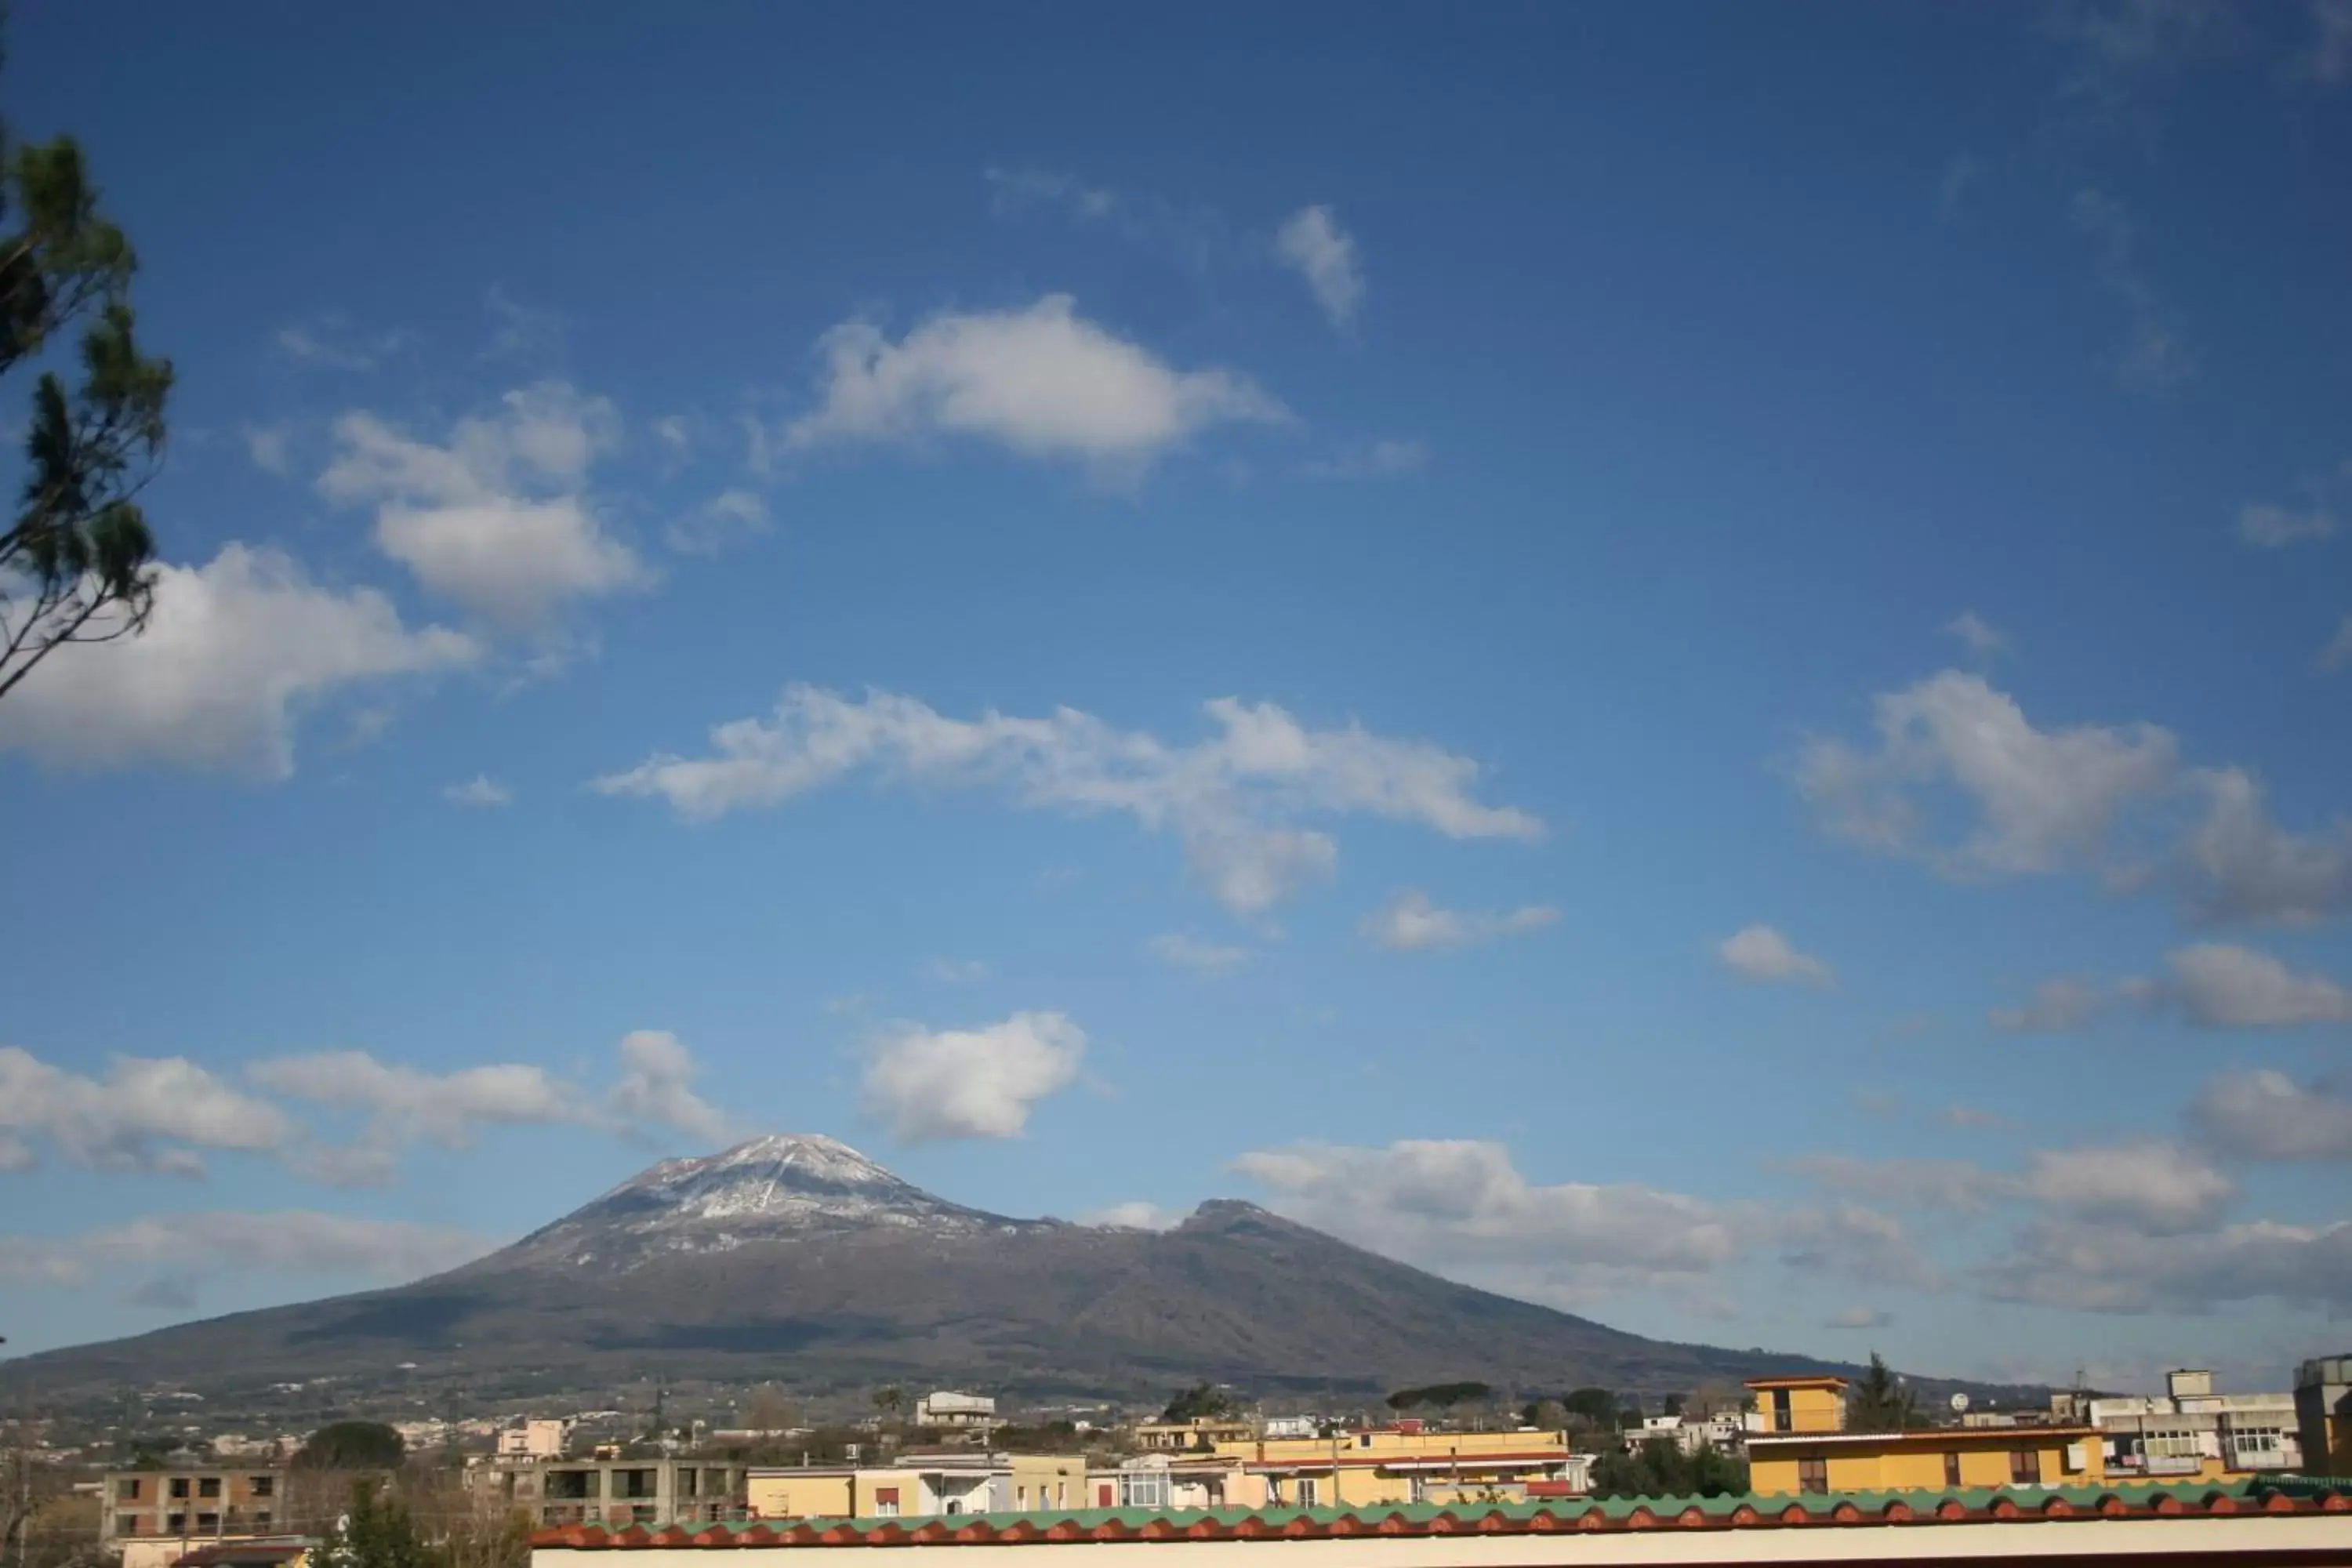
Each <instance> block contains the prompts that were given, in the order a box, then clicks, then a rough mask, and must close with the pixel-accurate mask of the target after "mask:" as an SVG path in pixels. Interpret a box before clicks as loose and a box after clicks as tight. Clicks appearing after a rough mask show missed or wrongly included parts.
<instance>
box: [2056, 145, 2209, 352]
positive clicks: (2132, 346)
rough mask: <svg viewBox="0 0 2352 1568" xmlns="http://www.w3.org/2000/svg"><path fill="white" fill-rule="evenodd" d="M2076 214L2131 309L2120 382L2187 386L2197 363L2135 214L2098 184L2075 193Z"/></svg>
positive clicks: (2102, 271)
mask: <svg viewBox="0 0 2352 1568" xmlns="http://www.w3.org/2000/svg"><path fill="white" fill-rule="evenodd" d="M2070 212H2071V215H2072V216H2073V219H2074V228H2075V231H2076V232H2077V233H2079V234H2081V235H2083V236H2084V237H2086V238H2087V239H2088V240H2090V241H2091V243H2092V244H2093V245H2094V246H2095V247H2097V249H2098V253H2099V276H2100V279H2101V281H2103V282H2104V283H2105V285H2106V288H2107V290H2108V291H2109V292H2110V293H2112V294H2114V295H2115V296H2116V298H2117V299H2118V300H2121V301H2122V302H2123V304H2124V306H2125V307H2126V310H2127V311H2128V318H2127V321H2128V325H2127V329H2126V348H2125V350H2124V352H2123V353H2122V355H2121V356H2120V357H2119V358H2118V359H2117V361H2116V366H2115V374H2116V383H2117V384H2119V385H2121V386H2122V387H2123V388H2124V389H2125V390H2126V391H2127V392H2137V393H2147V394H2162V393H2167V392H2170V391H2173V390H2174V389H2176V388H2178V387H2179V386H2181V385H2183V384H2186V383H2187V382H2189V380H2191V379H2192V378H2193V377H2194V376H2195V375H2196V374H2197V364H2196V361H2195V359H2194V357H2193V356H2192V355H2191V354H2190V353H2189V350H2188V348H2187V346H2186V345H2185V344H2183V343H2182V342H2181V341H2180V335H2179V329H2178V327H2177V326H2176V325H2175V324H2174V323H2173V321H2172V320H2171V312H2170V311H2169V310H2168V309H2167V308H2166V306H2165V304H2164V301H2163V300H2162V299H2161V297H2160V296H2159V295H2158V292H2157V289H2156V286H2155V285H2154V284H2153V283H2151V282H2149V281H2148V278H2147V273H2146V271H2145V270H2144V269H2143V268H2141V266H2140V264H2139V260H2138V256H2137V251H2138V235H2137V229H2136V226H2135V225H2134V224H2133V223H2132V220H2131V215H2130V214H2129V213H2128V212H2126V210H2125V208H2124V205H2123V204H2122V203H2121V202H2119V201H2117V200H2116V198H2115V197H2113V196H2111V195H2107V194H2106V193H2105V191H2101V190H2098V189H2095V188H2092V187H2085V188H2084V189H2082V190H2079V191H2077V192H2075V193H2074V203H2073V205H2072V206H2071V208H2070Z"/></svg>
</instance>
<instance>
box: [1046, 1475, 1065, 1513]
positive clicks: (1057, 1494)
mask: <svg viewBox="0 0 2352 1568" xmlns="http://www.w3.org/2000/svg"><path fill="white" fill-rule="evenodd" d="M1068 1495H1069V1483H1068V1482H1067V1481H1055V1483H1054V1506H1055V1508H1062V1507H1065V1506H1066V1504H1065V1503H1064V1501H1063V1500H1064V1499H1065V1498H1066V1497H1067V1496H1068ZM1039 1501H1041V1502H1042V1501H1044V1499H1042V1498H1041V1499H1039Z"/></svg>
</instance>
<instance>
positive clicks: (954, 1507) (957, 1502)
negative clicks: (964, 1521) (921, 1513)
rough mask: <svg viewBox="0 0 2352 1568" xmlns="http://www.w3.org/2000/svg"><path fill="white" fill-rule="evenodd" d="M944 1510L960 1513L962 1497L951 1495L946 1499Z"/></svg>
mask: <svg viewBox="0 0 2352 1568" xmlns="http://www.w3.org/2000/svg"><path fill="white" fill-rule="evenodd" d="M944 1511H946V1512H948V1513H961V1512H962V1511H963V1499H961V1498H960V1497H951V1498H950V1499H948V1506H947V1508H946V1510H944Z"/></svg>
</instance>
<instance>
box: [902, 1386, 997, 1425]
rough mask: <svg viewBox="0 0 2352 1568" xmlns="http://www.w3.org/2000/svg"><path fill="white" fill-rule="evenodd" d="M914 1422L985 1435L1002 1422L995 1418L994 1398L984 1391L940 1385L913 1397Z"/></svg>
mask: <svg viewBox="0 0 2352 1568" xmlns="http://www.w3.org/2000/svg"><path fill="white" fill-rule="evenodd" d="M915 1425H916V1426H943V1427H946V1428H948V1429H950V1431H965V1432H978V1433H982V1434H983V1435H985V1434H987V1433H989V1432H992V1431H993V1430H995V1429H996V1428H997V1427H999V1426H1003V1425H1004V1423H1003V1421H1001V1420H999V1419H998V1418H997V1415H996V1401H995V1400H994V1399H992V1398H991V1397H989V1396H988V1395H987V1394H956V1393H952V1392H950V1390H947V1389H940V1390H938V1391H936V1392H934V1393H931V1394H924V1395H923V1396H922V1397H921V1398H920V1399H918V1400H916V1401H915Z"/></svg>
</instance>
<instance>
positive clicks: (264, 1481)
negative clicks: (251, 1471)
mask: <svg viewBox="0 0 2352 1568" xmlns="http://www.w3.org/2000/svg"><path fill="white" fill-rule="evenodd" d="M247 1490H248V1491H250V1492H252V1493H253V1495H254V1496H256V1497H268V1496H271V1495H272V1494H274V1493H275V1492H276V1491H277V1490H278V1478H277V1477H276V1476H256V1477H254V1478H253V1480H252V1483H251V1485H249V1486H248V1487H247Z"/></svg>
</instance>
